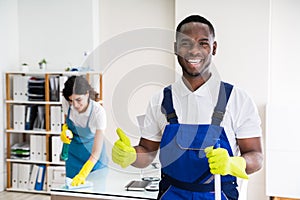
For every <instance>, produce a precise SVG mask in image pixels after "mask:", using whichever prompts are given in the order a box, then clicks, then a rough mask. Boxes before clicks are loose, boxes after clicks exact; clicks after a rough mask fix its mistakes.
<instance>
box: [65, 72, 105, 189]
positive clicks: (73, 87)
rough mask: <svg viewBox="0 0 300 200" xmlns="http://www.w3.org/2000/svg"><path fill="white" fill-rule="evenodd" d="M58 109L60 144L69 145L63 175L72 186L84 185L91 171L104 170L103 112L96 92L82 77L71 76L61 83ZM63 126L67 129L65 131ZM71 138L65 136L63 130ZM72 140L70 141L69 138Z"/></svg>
mask: <svg viewBox="0 0 300 200" xmlns="http://www.w3.org/2000/svg"><path fill="white" fill-rule="evenodd" d="M64 86H65V87H64V89H63V96H64V97H65V100H63V103H62V106H63V111H64V114H65V115H66V125H64V128H63V131H62V133H61V139H62V141H63V142H64V143H67V144H68V143H69V144H70V145H69V151H68V159H67V160H66V176H67V177H69V178H72V179H73V180H72V183H71V185H72V186H78V185H80V184H84V182H85V179H86V177H87V176H88V174H89V173H90V172H91V171H94V170H96V169H100V168H104V167H106V163H107V157H106V153H105V145H104V130H105V128H106V113H105V110H104V108H103V107H102V106H101V105H100V104H99V103H97V102H96V101H98V100H99V98H98V95H99V94H98V93H97V92H96V91H95V90H94V89H93V88H92V87H91V85H90V84H89V83H88V81H87V80H86V79H85V78H84V77H82V76H71V77H70V78H68V80H67V81H66V82H65V85H64ZM66 126H67V129H66ZM68 129H69V130H70V131H71V132H72V133H73V137H72V136H71V137H67V131H66V130H68ZM70 138H72V139H70Z"/></svg>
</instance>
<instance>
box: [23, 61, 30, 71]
mask: <svg viewBox="0 0 300 200" xmlns="http://www.w3.org/2000/svg"><path fill="white" fill-rule="evenodd" d="M21 70H22V71H24V72H27V71H29V66H28V64H27V63H22V65H21Z"/></svg>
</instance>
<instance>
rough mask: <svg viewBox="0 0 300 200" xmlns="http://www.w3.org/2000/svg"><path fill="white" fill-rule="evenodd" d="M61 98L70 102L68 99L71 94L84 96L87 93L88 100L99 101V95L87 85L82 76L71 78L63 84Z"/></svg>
mask: <svg viewBox="0 0 300 200" xmlns="http://www.w3.org/2000/svg"><path fill="white" fill-rule="evenodd" d="M62 92H63V96H64V97H65V99H66V100H67V101H70V99H69V97H70V96H72V94H79V95H82V94H86V93H87V92H89V95H90V99H92V100H94V101H99V100H100V98H99V93H97V92H96V91H95V90H94V89H93V88H92V87H91V85H90V84H89V82H88V81H87V80H86V79H85V78H84V77H83V76H71V77H69V78H68V80H67V81H66V82H65V87H64V89H63V91H62Z"/></svg>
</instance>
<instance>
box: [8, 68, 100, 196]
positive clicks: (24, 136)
mask: <svg viewBox="0 0 300 200" xmlns="http://www.w3.org/2000/svg"><path fill="white" fill-rule="evenodd" d="M73 75H75V76H79V75H83V76H85V77H86V79H87V80H88V81H89V82H90V83H91V82H92V81H93V83H91V85H92V86H93V87H94V89H96V91H97V92H99V94H100V103H101V104H103V101H102V97H103V94H102V74H101V73H100V72H94V71H91V72H77V71H76V72H65V71H63V72H61V71H42V70H41V71H28V72H23V71H11V72H6V73H5V84H6V99H5V104H6V124H5V125H6V126H5V127H6V130H5V134H6V147H7V150H6V152H7V153H6V166H7V188H6V190H7V191H17V192H28V193H41V194H50V193H49V192H47V188H44V189H43V190H42V191H39V190H27V189H20V188H16V187H12V168H13V164H15V163H19V164H28V165H34V164H36V165H45V166H46V168H47V167H49V166H64V165H65V162H64V161H63V162H52V161H51V160H52V159H51V152H50V149H51V139H52V137H53V136H59V135H60V131H59V132H58V131H52V130H51V124H50V123H51V122H50V118H51V117H50V114H51V113H50V108H51V106H61V105H62V103H61V101H50V79H51V77H53V76H55V77H57V76H59V77H60V76H67V77H68V76H73ZM14 76H26V77H27V76H28V77H31V76H35V77H39V78H44V79H45V82H44V84H45V85H44V88H43V89H44V91H43V92H41V91H40V92H41V93H44V98H45V100H44V101H29V100H26V99H25V100H23V98H20V99H22V100H15V99H14V98H13V96H14V94H13V92H14V91H13V89H14V87H13V77H14ZM25 80H27V78H25ZM60 87H63V86H60ZM97 87H98V88H97ZM12 91H13V92H12ZM59 95H60V97H61V94H59ZM15 105H25V106H26V107H27V106H28V105H38V106H39V105H41V106H43V107H44V108H45V115H44V123H45V129H37V130H22V128H21V130H15V129H14V128H13V126H14V125H13V122H14V121H13V117H14V116H13V108H14V106H15ZM32 135H42V136H43V137H45V138H43V140H42V141H45V148H46V152H44V154H43V155H44V158H43V161H40V160H26V159H12V158H11V145H12V144H13V142H12V141H14V140H13V139H14V138H17V139H18V140H17V141H18V142H25V141H27V142H28V140H30V138H31V136H32ZM44 139H45V140H44ZM14 142H15V141H14ZM46 174H47V173H46ZM46 176H47V175H46ZM46 179H47V178H46ZM46 179H45V180H46ZM48 191H49V190H48Z"/></svg>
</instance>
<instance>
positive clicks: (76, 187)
mask: <svg viewBox="0 0 300 200" xmlns="http://www.w3.org/2000/svg"><path fill="white" fill-rule="evenodd" d="M71 183H72V179H71V178H69V177H66V185H65V187H66V189H79V188H88V187H93V183H92V182H90V181H85V183H84V184H81V185H78V186H72V185H71Z"/></svg>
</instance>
